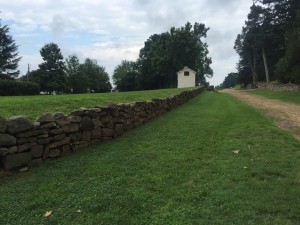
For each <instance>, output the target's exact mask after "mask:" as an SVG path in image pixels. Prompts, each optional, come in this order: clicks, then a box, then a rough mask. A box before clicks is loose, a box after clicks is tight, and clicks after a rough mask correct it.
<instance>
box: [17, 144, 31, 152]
mask: <svg viewBox="0 0 300 225" xmlns="http://www.w3.org/2000/svg"><path fill="white" fill-rule="evenodd" d="M29 148H31V144H29V143H26V144H23V145H20V146H18V152H24V151H26V150H28V149H29Z"/></svg>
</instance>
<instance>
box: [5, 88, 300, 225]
mask: <svg viewBox="0 0 300 225" xmlns="http://www.w3.org/2000/svg"><path fill="white" fill-rule="evenodd" d="M299 149H300V143H299V141H297V140H295V139H294V138H293V137H292V136H291V135H290V134H288V133H287V132H284V131H281V130H279V129H278V128H277V127H276V126H275V125H273V124H272V121H271V120H268V119H266V118H264V117H262V116H261V114H260V113H259V111H257V110H255V109H252V108H250V107H248V106H247V105H245V104H243V103H241V102H239V101H238V100H235V99H234V98H233V97H231V96H229V95H227V94H222V93H207V92H206V93H204V94H202V95H200V96H198V97H196V98H195V99H192V100H191V101H189V102H188V103H187V104H185V105H183V106H181V107H179V108H177V109H175V110H173V111H171V112H169V113H167V114H165V115H163V116H161V117H160V118H158V119H155V120H153V121H151V122H150V123H148V124H146V125H143V126H141V127H139V128H137V129H135V130H132V131H130V132H128V133H126V134H124V135H123V136H122V137H120V138H118V139H116V140H114V141H111V142H106V143H104V144H102V145H99V146H94V147H91V148H89V149H86V150H83V151H80V152H77V153H76V154H72V155H68V156H66V157H64V158H60V159H57V160H50V161H48V162H47V163H45V164H44V165H42V166H40V167H38V168H33V169H31V170H30V171H28V172H26V173H22V174H14V175H12V176H9V177H5V178H1V179H0V193H1V201H0V209H1V210H0V221H1V224H17V225H19V224H22V225H26V224H30V225H31V224H55V225H56V224H64V225H66V224H72V225H73V224H78V225H80V224H122V225H126V224H164V225H167V224H170V225H174V224H180V225H181V224H214V225H217V224H220V225H221V224H222V225H224V224H237V225H240V224H243V225H245V224H251V225H253V224H259V225H264V224H270V225H290V224H299V223H300V204H299V203H300V202H299V201H300V200H299V198H300V173H299V171H300V160H299V153H300V152H299ZM234 152H235V153H234ZM236 153H238V154H236ZM46 211H52V214H51V215H50V216H49V217H44V214H45V212H46Z"/></svg>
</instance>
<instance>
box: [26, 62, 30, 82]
mask: <svg viewBox="0 0 300 225" xmlns="http://www.w3.org/2000/svg"><path fill="white" fill-rule="evenodd" d="M29 73H30V65H29V63H28V66H27V74H26V80H27V82H28V74H29Z"/></svg>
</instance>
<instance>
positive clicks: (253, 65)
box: [248, 54, 257, 84]
mask: <svg viewBox="0 0 300 225" xmlns="http://www.w3.org/2000/svg"><path fill="white" fill-rule="evenodd" d="M248 61H249V64H250V68H251V71H252V82H253V84H256V82H257V73H256V62H255V61H256V57H255V54H253V62H252V61H251V58H250V57H248Z"/></svg>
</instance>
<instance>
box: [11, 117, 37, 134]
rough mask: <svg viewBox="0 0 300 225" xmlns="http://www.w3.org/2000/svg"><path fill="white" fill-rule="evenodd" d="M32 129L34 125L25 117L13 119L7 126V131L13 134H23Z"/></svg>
mask: <svg viewBox="0 0 300 225" xmlns="http://www.w3.org/2000/svg"><path fill="white" fill-rule="evenodd" d="M32 128H33V123H32V122H31V121H30V120H28V119H27V118H26V117H24V116H16V117H12V118H10V119H9V120H8V124H7V130H8V132H9V133H11V134H17V133H21V132H24V131H27V130H30V129H32Z"/></svg>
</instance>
